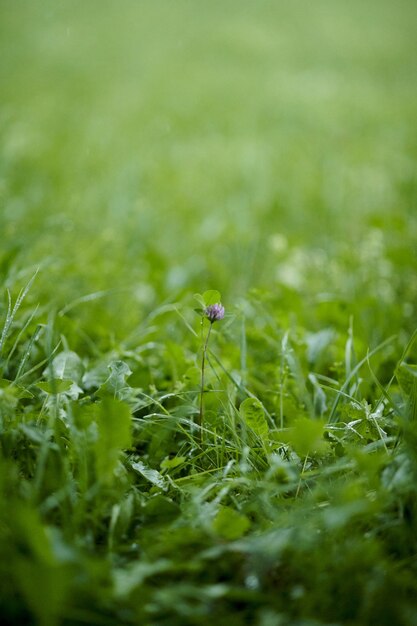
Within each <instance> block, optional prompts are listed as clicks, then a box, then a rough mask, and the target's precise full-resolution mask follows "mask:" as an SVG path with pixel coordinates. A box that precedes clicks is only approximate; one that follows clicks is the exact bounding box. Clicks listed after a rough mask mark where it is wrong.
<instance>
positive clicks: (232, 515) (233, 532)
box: [212, 506, 250, 541]
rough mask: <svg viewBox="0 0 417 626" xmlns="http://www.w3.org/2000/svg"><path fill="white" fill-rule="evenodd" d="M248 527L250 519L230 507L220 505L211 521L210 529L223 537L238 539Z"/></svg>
mask: <svg viewBox="0 0 417 626" xmlns="http://www.w3.org/2000/svg"><path fill="white" fill-rule="evenodd" d="M249 527H250V521H249V519H248V518H247V517H246V515H242V514H241V513H238V512H237V511H235V510H234V509H231V508H230V507H226V506H225V507H222V508H221V509H220V511H219V512H218V513H217V515H216V517H215V518H214V520H213V523H212V529H213V531H214V532H215V533H216V535H219V536H220V537H222V538H223V539H229V540H231V541H233V540H234V539H239V537H242V535H244V534H245V533H246V531H247V530H248V529H249Z"/></svg>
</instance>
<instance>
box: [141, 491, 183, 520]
mask: <svg viewBox="0 0 417 626" xmlns="http://www.w3.org/2000/svg"><path fill="white" fill-rule="evenodd" d="M144 512H145V515H146V517H147V518H148V519H149V520H150V521H153V522H157V521H161V522H162V523H166V522H167V521H169V520H173V519H175V518H176V517H178V515H179V514H180V513H181V509H180V507H179V506H178V504H176V502H173V501H172V500H171V499H170V498H167V497H166V496H163V495H162V494H156V495H154V496H152V497H150V498H149V500H148V501H147V502H146V504H145V507H144Z"/></svg>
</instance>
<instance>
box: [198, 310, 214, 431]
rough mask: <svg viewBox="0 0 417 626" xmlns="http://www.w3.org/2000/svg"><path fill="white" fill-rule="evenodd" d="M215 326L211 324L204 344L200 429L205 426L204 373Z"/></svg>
mask: <svg viewBox="0 0 417 626" xmlns="http://www.w3.org/2000/svg"><path fill="white" fill-rule="evenodd" d="M212 326H213V323H212V322H210V326H209V329H208V332H207V336H206V340H205V342H204V346H203V357H202V359H201V388H200V414H199V420H198V421H199V425H200V427H202V426H203V419H204V403H203V397H204V373H205V367H206V355H207V347H208V342H209V338H210V332H211V327H212Z"/></svg>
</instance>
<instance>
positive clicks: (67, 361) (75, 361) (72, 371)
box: [44, 350, 84, 383]
mask: <svg viewBox="0 0 417 626" xmlns="http://www.w3.org/2000/svg"><path fill="white" fill-rule="evenodd" d="M51 371H52V376H53V377H54V378H60V379H61V380H72V381H73V382H74V383H80V382H81V378H82V376H83V373H84V366H83V364H82V361H81V359H80V357H79V356H78V354H77V353H76V352H72V351H71V350H64V351H63V352H60V353H59V354H57V355H56V357H55V358H54V359H53V361H52V364H51V367H47V368H46V369H45V371H44V374H45V376H50V375H51Z"/></svg>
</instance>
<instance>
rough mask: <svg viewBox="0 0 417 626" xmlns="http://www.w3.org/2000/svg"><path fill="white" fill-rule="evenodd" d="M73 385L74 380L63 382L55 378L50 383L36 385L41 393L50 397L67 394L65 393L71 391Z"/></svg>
mask: <svg viewBox="0 0 417 626" xmlns="http://www.w3.org/2000/svg"><path fill="white" fill-rule="evenodd" d="M72 385H73V382H72V380H61V379H60V378H54V379H53V380H50V381H48V382H44V383H37V384H36V386H37V387H38V388H39V389H40V390H41V391H44V392H45V393H47V394H49V395H56V394H58V393H65V391H69V390H70V389H71V387H72Z"/></svg>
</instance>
